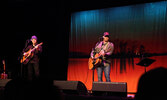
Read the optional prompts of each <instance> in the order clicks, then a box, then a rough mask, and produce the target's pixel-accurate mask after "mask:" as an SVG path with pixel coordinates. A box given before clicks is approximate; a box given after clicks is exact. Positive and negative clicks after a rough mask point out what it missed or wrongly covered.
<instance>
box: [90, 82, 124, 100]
mask: <svg viewBox="0 0 167 100" xmlns="http://www.w3.org/2000/svg"><path fill="white" fill-rule="evenodd" d="M92 94H93V95H99V96H100V95H103V96H104V95H105V96H122V97H127V83H126V82H93V86H92Z"/></svg>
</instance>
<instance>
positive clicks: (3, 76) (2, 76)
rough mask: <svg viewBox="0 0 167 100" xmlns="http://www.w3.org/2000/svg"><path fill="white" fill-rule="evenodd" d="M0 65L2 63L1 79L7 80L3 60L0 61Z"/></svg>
mask: <svg viewBox="0 0 167 100" xmlns="http://www.w3.org/2000/svg"><path fill="white" fill-rule="evenodd" d="M2 63H3V73H1V79H7V78H8V75H7V74H6V65H5V60H2Z"/></svg>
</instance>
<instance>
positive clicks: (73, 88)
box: [53, 80, 87, 95]
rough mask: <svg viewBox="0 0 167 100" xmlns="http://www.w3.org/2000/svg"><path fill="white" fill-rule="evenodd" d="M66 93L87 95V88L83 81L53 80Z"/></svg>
mask: <svg viewBox="0 0 167 100" xmlns="http://www.w3.org/2000/svg"><path fill="white" fill-rule="evenodd" d="M53 84H54V86H58V87H59V88H60V89H61V90H62V92H63V93H65V94H77V95H87V88H86V86H85V85H84V84H83V83H82V82H81V81H58V80H54V81H53Z"/></svg>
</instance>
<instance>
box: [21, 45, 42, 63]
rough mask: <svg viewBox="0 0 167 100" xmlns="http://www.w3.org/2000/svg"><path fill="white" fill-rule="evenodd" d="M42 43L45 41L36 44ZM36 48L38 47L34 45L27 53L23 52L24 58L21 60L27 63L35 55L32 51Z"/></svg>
mask: <svg viewBox="0 0 167 100" xmlns="http://www.w3.org/2000/svg"><path fill="white" fill-rule="evenodd" d="M42 44H43V42H41V43H39V44H37V45H36V46H40V45H42ZM35 49H36V48H35V47H34V48H33V49H30V50H28V51H27V52H25V53H24V54H23V57H22V59H21V60H20V63H23V64H27V63H28V62H29V60H30V59H31V58H32V57H33V53H32V52H33V51H34V50H35Z"/></svg>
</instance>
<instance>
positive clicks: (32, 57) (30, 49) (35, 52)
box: [21, 35, 42, 81]
mask: <svg viewBox="0 0 167 100" xmlns="http://www.w3.org/2000/svg"><path fill="white" fill-rule="evenodd" d="M31 42H32V44H30V45H28V46H27V48H26V49H25V50H24V54H23V59H22V60H21V63H23V64H24V65H26V66H25V67H26V68H27V69H26V70H27V72H26V73H25V74H24V75H25V76H24V77H25V78H26V79H28V80H30V81H31V80H33V79H37V78H38V77H39V60H40V54H41V53H42V46H41V45H42V43H40V44H37V37H36V36H35V35H34V36H32V37H31Z"/></svg>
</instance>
